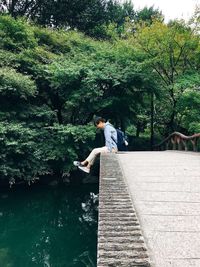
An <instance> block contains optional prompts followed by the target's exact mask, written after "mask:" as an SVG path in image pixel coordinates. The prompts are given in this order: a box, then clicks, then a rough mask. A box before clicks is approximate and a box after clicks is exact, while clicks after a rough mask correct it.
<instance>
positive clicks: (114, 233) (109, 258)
mask: <svg viewBox="0 0 200 267" xmlns="http://www.w3.org/2000/svg"><path fill="white" fill-rule="evenodd" d="M97 258H98V259H97V266H98V267H137V266H138V267H139V266H140V267H149V266H150V263H149V262H150V261H149V257H148V254H147V249H146V245H145V242H144V238H143V236H142V232H141V229H140V225H139V221H138V219H137V216H136V212H135V210H134V208H133V205H132V200H131V197H130V195H129V193H128V191H127V185H126V183H125V180H124V177H123V175H122V170H121V169H120V165H119V161H118V159H117V155H115V154H110V153H109V154H108V153H107V154H102V155H101V164H100V189H99V220H98V257H97Z"/></svg>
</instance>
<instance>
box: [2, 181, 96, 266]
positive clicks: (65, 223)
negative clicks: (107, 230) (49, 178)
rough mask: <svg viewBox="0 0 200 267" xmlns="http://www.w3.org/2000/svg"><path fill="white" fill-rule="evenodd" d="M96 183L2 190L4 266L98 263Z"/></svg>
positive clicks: (88, 264) (87, 264) (91, 264)
mask: <svg viewBox="0 0 200 267" xmlns="http://www.w3.org/2000/svg"><path fill="white" fill-rule="evenodd" d="M97 194H98V188H97V185H92V186H91V185H81V186H69V187H67V186H62V187H56V188H48V187H41V186H40V187H30V188H21V189H17V190H14V191H9V192H6V193H5V192H3V193H0V267H35V266H38V267H72V266H73V267H86V266H87V267H94V266H96V246H97V205H98V196H97Z"/></svg>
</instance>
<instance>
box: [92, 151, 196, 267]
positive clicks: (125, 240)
mask: <svg viewBox="0 0 200 267" xmlns="http://www.w3.org/2000/svg"><path fill="white" fill-rule="evenodd" d="M99 194H100V199H99V201H100V203H99V227H98V262H97V265H98V267H119V266H121V267H136V266H143V267H148V266H152V267H199V266H200V153H197V152H180V151H162V152H127V153H121V154H102V155H101V167H100V192H99Z"/></svg>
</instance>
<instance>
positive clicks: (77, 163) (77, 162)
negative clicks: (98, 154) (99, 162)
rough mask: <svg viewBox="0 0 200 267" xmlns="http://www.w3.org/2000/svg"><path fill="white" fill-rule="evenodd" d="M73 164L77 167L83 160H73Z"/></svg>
mask: <svg viewBox="0 0 200 267" xmlns="http://www.w3.org/2000/svg"><path fill="white" fill-rule="evenodd" d="M73 164H74V166H76V167H78V166H81V162H80V161H77V160H75V161H73Z"/></svg>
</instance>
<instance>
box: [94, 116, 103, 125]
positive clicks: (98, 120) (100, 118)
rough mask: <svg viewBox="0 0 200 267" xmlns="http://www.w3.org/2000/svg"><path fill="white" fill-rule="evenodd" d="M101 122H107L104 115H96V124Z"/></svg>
mask: <svg viewBox="0 0 200 267" xmlns="http://www.w3.org/2000/svg"><path fill="white" fill-rule="evenodd" d="M100 122H106V120H105V119H104V118H102V117H96V118H95V119H94V125H95V126H97V125H98V124H99V123H100Z"/></svg>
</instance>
